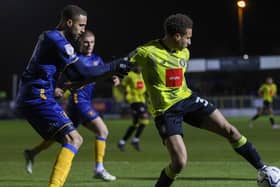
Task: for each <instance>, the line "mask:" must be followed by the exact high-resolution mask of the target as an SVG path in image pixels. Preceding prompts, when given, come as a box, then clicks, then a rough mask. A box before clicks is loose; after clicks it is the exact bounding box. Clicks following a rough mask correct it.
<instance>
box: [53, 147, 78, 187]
mask: <svg viewBox="0 0 280 187" xmlns="http://www.w3.org/2000/svg"><path fill="white" fill-rule="evenodd" d="M77 152H78V150H77V148H76V147H74V146H73V145H71V144H68V143H66V144H63V146H62V148H61V150H60V152H59V154H58V156H57V159H56V162H55V164H54V167H53V171H52V174H51V177H50V182H49V187H61V186H63V184H64V183H65V180H66V178H67V176H68V174H69V171H70V169H71V165H72V160H73V158H74V156H75V155H76V154H77Z"/></svg>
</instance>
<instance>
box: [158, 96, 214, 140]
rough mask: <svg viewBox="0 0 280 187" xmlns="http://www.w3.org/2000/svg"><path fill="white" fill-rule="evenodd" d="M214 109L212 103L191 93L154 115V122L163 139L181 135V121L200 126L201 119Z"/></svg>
mask: <svg viewBox="0 0 280 187" xmlns="http://www.w3.org/2000/svg"><path fill="white" fill-rule="evenodd" d="M215 109H216V107H215V106H214V105H213V104H212V103H209V102H208V101H207V100H205V99H203V98H201V97H199V96H197V95H194V94H193V95H191V96H190V97H189V98H186V99H183V100H181V101H179V102H177V103H176V104H174V105H173V106H172V107H170V108H169V109H168V110H166V111H165V112H164V113H163V114H161V115H159V116H156V118H155V124H156V127H157V129H158V132H159V134H160V136H161V138H162V139H163V140H164V139H165V138H167V137H169V136H172V135H176V134H180V135H182V136H183V127H182V123H183V122H186V123H188V124H190V125H192V126H195V127H200V124H201V123H202V122H203V120H205V119H206V118H208V116H209V115H210V114H211V113H212V112H213V111H214V110H215Z"/></svg>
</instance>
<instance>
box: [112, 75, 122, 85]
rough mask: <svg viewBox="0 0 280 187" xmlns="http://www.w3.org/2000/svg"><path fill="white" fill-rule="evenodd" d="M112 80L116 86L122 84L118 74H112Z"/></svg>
mask: <svg viewBox="0 0 280 187" xmlns="http://www.w3.org/2000/svg"><path fill="white" fill-rule="evenodd" d="M112 82H113V85H114V86H118V85H120V84H121V80H120V78H119V77H118V76H117V75H113V76H112Z"/></svg>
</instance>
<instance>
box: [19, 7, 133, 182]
mask: <svg viewBox="0 0 280 187" xmlns="http://www.w3.org/2000/svg"><path fill="white" fill-rule="evenodd" d="M86 24H87V13H86V11H84V10H83V9H81V8H80V7H78V6H75V5H67V6H66V7H65V8H64V9H63V10H62V12H61V19H60V22H59V24H58V26H57V28H55V29H53V30H49V31H45V32H43V33H42V34H41V35H40V37H39V39H38V42H37V45H36V47H35V49H34V51H33V54H32V56H31V59H30V61H29V63H28V65H27V67H26V69H25V70H24V72H23V74H22V77H21V81H20V85H19V91H18V95H17V99H16V104H17V107H16V109H17V110H18V112H20V113H21V114H22V115H23V116H24V117H25V118H26V119H27V121H28V122H29V123H30V124H31V125H32V127H33V128H34V129H35V130H36V132H37V133H38V134H39V135H40V136H41V137H42V138H44V139H45V140H47V141H49V140H55V141H57V142H59V143H60V144H61V149H60V151H59V153H58V155H57V158H56V161H55V163H54V165H53V170H52V173H51V176H50V180H49V185H48V186H49V187H62V186H63V185H64V183H65V181H66V178H67V176H68V174H69V171H70V168H71V164H72V160H73V158H74V156H75V155H76V154H77V152H78V149H79V147H80V146H81V144H82V142H83V138H82V136H81V135H80V134H79V132H78V131H77V130H76V128H75V127H74V126H73V124H72V121H71V120H70V119H69V117H68V116H67V115H66V113H65V112H64V110H63V109H62V107H61V106H60V105H59V104H58V103H57V101H56V100H55V98H54V88H55V86H56V82H57V80H58V77H59V75H60V74H64V75H66V77H67V79H69V81H70V82H75V83H80V84H81V85H82V84H86V83H88V82H92V81H94V80H96V79H97V78H102V77H103V78H105V77H107V76H112V75H113V74H120V75H126V74H127V72H128V71H129V69H130V65H129V62H128V61H124V60H123V59H119V60H116V61H114V62H111V63H108V64H104V65H103V66H101V67H96V66H95V67H94V66H92V67H88V66H86V65H84V63H83V59H80V58H79V57H78V56H77V55H76V53H75V50H74V47H73V45H75V43H76V41H77V39H78V38H79V36H80V35H81V34H82V33H83V32H84V31H85V27H86Z"/></svg>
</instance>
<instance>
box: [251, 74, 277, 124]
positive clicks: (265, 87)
mask: <svg viewBox="0 0 280 187" xmlns="http://www.w3.org/2000/svg"><path fill="white" fill-rule="evenodd" d="M258 94H259V95H260V96H261V98H262V100H263V106H262V108H260V109H259V110H258V112H257V114H256V115H255V116H253V117H252V119H251V120H250V122H249V127H253V122H254V121H255V120H256V119H257V118H258V117H260V116H262V115H268V116H269V120H270V124H271V127H272V128H273V129H277V128H279V126H278V125H276V124H275V120H274V117H273V108H272V107H273V98H274V97H275V96H276V94H277V86H276V84H275V83H274V82H273V79H272V77H267V78H266V79H265V83H263V84H262V85H261V86H260V88H259V90H258Z"/></svg>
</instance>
